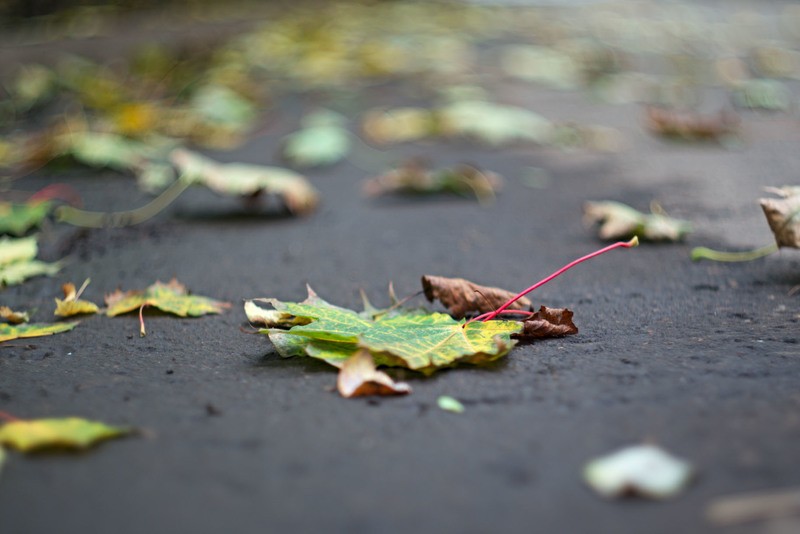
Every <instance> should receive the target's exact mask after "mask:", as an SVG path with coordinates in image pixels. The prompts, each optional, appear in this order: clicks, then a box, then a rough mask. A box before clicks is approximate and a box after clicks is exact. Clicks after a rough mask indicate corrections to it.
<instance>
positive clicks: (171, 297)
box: [105, 278, 230, 336]
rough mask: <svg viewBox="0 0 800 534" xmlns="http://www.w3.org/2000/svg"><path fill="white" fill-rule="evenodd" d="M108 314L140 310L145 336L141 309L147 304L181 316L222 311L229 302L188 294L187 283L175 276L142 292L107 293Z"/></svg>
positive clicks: (144, 332)
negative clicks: (181, 281)
mask: <svg viewBox="0 0 800 534" xmlns="http://www.w3.org/2000/svg"><path fill="white" fill-rule="evenodd" d="M105 301H106V306H108V308H107V309H106V315H108V316H109V317H114V316H116V315H120V314H122V313H127V312H131V311H133V310H136V309H138V310H139V318H140V324H141V328H140V333H141V335H142V336H144V335H146V331H145V328H144V320H143V319H142V310H143V309H144V308H145V307H146V306H153V307H154V308H158V309H159V310H161V311H163V312H167V313H172V314H174V315H177V316H179V317H198V316H201V315H207V314H211V313H222V312H223V311H224V310H225V309H226V308H229V307H230V304H229V303H227V302H222V301H219V300H214V299H211V298H209V297H203V296H199V295H189V293H188V291H187V290H186V286H184V285H183V284H181V283H180V282H178V280H176V279H175V278H173V279H172V280H170V281H169V282H168V283H166V284H165V283H163V282H156V283H155V284H153V285H151V286H149V287H148V288H147V289H145V290H143V291H126V292H123V291H121V290H119V289H118V290H116V291H115V292H113V293H111V294H108V295H106V298H105Z"/></svg>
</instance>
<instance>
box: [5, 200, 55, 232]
mask: <svg viewBox="0 0 800 534" xmlns="http://www.w3.org/2000/svg"><path fill="white" fill-rule="evenodd" d="M51 207H52V204H51V203H50V202H25V203H21V204H18V203H15V202H0V234H12V235H23V234H24V233H25V232H27V231H28V230H30V229H31V228H33V227H34V226H38V225H39V224H40V223H41V222H42V220H44V218H45V217H47V214H48V213H50V208H51Z"/></svg>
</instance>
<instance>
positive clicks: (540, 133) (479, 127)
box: [436, 100, 552, 146]
mask: <svg viewBox="0 0 800 534" xmlns="http://www.w3.org/2000/svg"><path fill="white" fill-rule="evenodd" d="M436 117H437V124H438V126H439V130H440V131H441V133H442V134H443V135H445V136H448V137H470V138H474V139H477V140H479V141H482V142H484V143H486V144H488V145H492V146H499V145H503V144H508V143H515V142H532V143H537V144H546V143H547V142H548V141H549V139H550V135H551V132H552V128H551V127H552V124H551V123H550V121H549V120H547V119H545V118H544V117H542V116H541V115H539V114H537V113H534V112H532V111H528V110H527V109H524V108H520V107H516V106H504V105H501V104H495V103H492V102H488V101H484V100H459V101H456V102H453V103H451V104H448V105H446V106H444V107H442V108H440V109H438V110H437V111H436Z"/></svg>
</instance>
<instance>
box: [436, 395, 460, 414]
mask: <svg viewBox="0 0 800 534" xmlns="http://www.w3.org/2000/svg"><path fill="white" fill-rule="evenodd" d="M436 404H437V405H438V406H439V408H441V409H442V410H444V411H446V412H453V413H464V405H463V404H461V402H459V401H458V400H457V399H454V398H453V397H450V396H448V395H442V396H440V397H439V398H438V399H436Z"/></svg>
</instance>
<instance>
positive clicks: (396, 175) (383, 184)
mask: <svg viewBox="0 0 800 534" xmlns="http://www.w3.org/2000/svg"><path fill="white" fill-rule="evenodd" d="M502 181H503V179H502V178H501V177H500V175H498V174H495V173H493V172H489V171H481V170H479V169H477V168H475V167H472V166H470V165H459V166H457V167H455V168H453V169H441V170H437V171H431V170H428V169H427V168H426V167H425V165H423V164H422V163H421V162H419V161H418V160H411V161H408V162H407V163H405V164H404V165H401V166H400V167H398V168H396V169H391V170H390V171H388V172H386V173H384V174H382V175H380V176H377V177H375V178H371V179H369V180H367V181H365V182H364V185H363V191H364V193H365V194H366V195H368V196H378V195H384V194H387V193H409V194H431V193H456V194H459V195H469V194H474V195H475V196H476V197H477V198H478V200H481V201H485V200H489V199H492V198H494V195H495V192H496V191H497V190H498V189H500V187H501V185H502Z"/></svg>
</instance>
